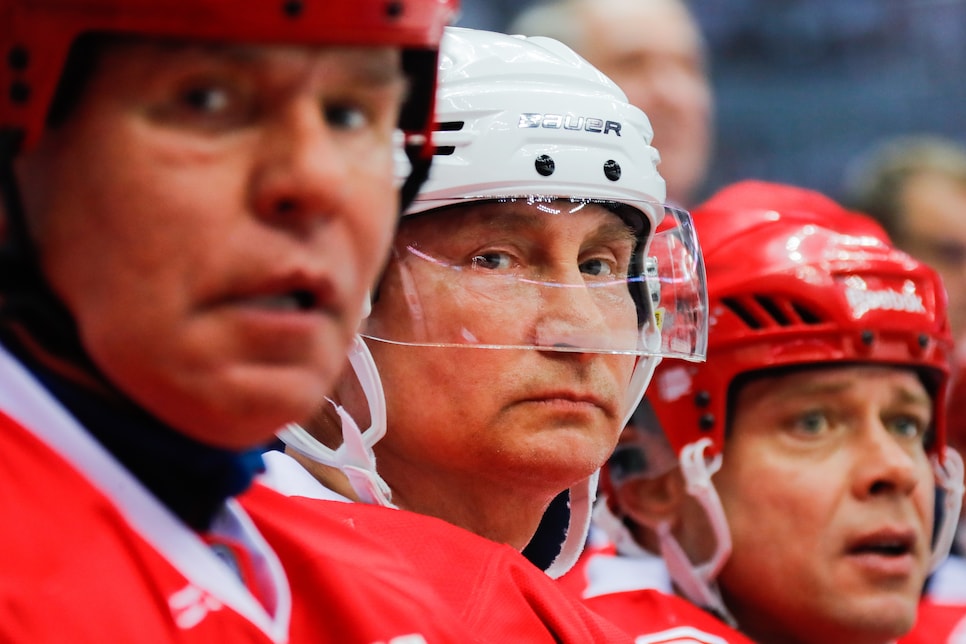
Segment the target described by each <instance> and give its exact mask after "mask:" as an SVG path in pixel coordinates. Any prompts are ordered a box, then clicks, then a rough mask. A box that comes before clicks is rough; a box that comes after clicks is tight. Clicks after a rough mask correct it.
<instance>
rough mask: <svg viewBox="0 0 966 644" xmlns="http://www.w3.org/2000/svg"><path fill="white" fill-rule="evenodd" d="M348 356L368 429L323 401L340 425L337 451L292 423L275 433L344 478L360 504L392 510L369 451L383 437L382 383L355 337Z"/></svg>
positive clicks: (337, 407)
mask: <svg viewBox="0 0 966 644" xmlns="http://www.w3.org/2000/svg"><path fill="white" fill-rule="evenodd" d="M348 356H349V364H350V365H351V366H352V369H353V371H354V372H355V374H356V377H357V378H358V380H359V384H360V385H361V386H362V390H363V393H364V394H365V397H366V402H367V403H368V405H369V417H370V419H371V421H370V423H371V424H370V425H369V427H368V428H367V429H366V430H365V431H362V430H360V429H359V425H358V424H357V423H356V422H355V420H353V418H352V416H351V414H349V412H347V411H346V410H345V409H344V408H343V407H342V406H340V405H339V404H337V403H336V402H335V401H333V400H331V399H329V398H326V400H327V401H328V402H329V403H330V404H331V405H332V406H333V407H334V408H335V410H336V413H337V414H338V415H339V420H340V421H341V423H342V444H341V445H339V447H338V448H337V449H332V448H330V447H328V446H327V445H324V444H323V443H321V442H320V441H319V440H318V439H316V438H315V437H314V436H312V434H310V433H309V432H308V431H306V430H305V428H303V427H301V426H300V425H297V424H295V423H292V424H289V425H286V426H285V427H284V428H283V429H282V430H281V431H279V432H278V437H279V438H280V439H281V440H282V441H283V442H284V443H285V444H286V445H288V446H289V447H291V448H292V449H294V450H295V451H297V452H298V453H300V454H302V455H303V456H305V457H307V458H310V459H312V460H314V461H317V462H319V463H322V464H323V465H328V466H330V467H334V468H337V469H338V470H339V471H341V472H342V473H343V474H345V475H346V477H347V478H348V479H349V484H350V485H351V486H352V489H353V490H354V491H355V493H356V494H357V495H359V500H360V501H362V502H363V503H369V504H375V505H384V506H387V507H394V506H393V504H392V501H391V491H390V489H389V486H388V485H387V484H386V482H385V481H384V480H383V479H382V477H380V476H379V474H378V473H377V471H376V456H375V453H374V452H373V449H372V448H373V446H374V445H375V444H376V443H377V442H379V440H380V439H381V438H382V437H383V436H384V435H385V433H386V397H385V392H384V391H383V388H382V381H381V379H380V378H379V372H378V370H377V368H376V363H375V361H374V360H373V358H372V354H371V353H370V352H369V348H368V347H367V346H366V343H365V342H364V341H363V340H362V338H361V337H359V336H356V337H355V340H354V341H353V344H352V346H351V347H350V348H349V353H348Z"/></svg>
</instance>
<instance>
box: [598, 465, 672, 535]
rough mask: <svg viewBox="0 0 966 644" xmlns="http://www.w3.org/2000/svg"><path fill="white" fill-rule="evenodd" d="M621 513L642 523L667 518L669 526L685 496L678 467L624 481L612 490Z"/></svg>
mask: <svg viewBox="0 0 966 644" xmlns="http://www.w3.org/2000/svg"><path fill="white" fill-rule="evenodd" d="M614 494H615V495H616V497H615V500H616V501H617V503H618V505H619V506H620V510H621V513H622V514H625V515H626V516H628V517H630V518H631V520H633V521H634V522H635V523H638V524H640V525H642V526H649V525H656V524H657V523H659V522H662V521H667V522H669V523H670V524H671V526H672V528H673V527H674V526H676V525H677V524H678V523H679V522H680V520H681V515H682V512H683V510H684V501H685V498H686V497H687V492H686V491H685V484H684V476H683V475H682V474H681V469H680V468H677V467H675V468H673V469H671V470H670V471H669V472H666V473H664V474H662V475H661V476H659V477H657V478H653V479H645V478H638V479H633V480H630V481H627V482H626V483H625V484H624V485H622V486H621V487H620V489H618V490H616V491H615V492H614Z"/></svg>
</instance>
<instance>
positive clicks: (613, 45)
mask: <svg viewBox="0 0 966 644" xmlns="http://www.w3.org/2000/svg"><path fill="white" fill-rule="evenodd" d="M507 32H508V33H519V34H525V35H528V36H549V37H551V38H556V39H557V40H560V41H562V42H564V43H566V44H567V45H569V46H570V47H572V48H573V49H574V50H575V51H576V52H577V53H578V54H580V55H581V56H583V57H584V58H586V59H587V60H588V61H589V62H590V63H591V64H592V65H594V66H595V67H597V68H598V69H599V70H600V71H602V72H603V73H604V74H606V75H607V76H608V77H610V78H611V79H612V80H613V81H614V82H615V83H617V85H618V86H619V87H620V88H621V89H623V90H624V92H625V93H626V94H627V98H628V100H629V101H630V103H631V104H632V105H636V106H637V107H639V108H640V109H642V110H644V112H645V113H646V114H647V115H648V117H649V118H650V119H651V124H652V126H653V127H654V145H655V146H656V147H657V148H658V149H659V150H660V151H661V163H660V166H659V169H660V171H661V174H662V175H663V176H664V179H665V180H666V181H667V196H668V201H669V202H670V203H673V204H676V205H679V206H683V207H688V206H690V205H692V204H693V202H694V200H695V199H697V198H699V197H700V191H701V189H702V186H703V184H704V181H705V177H706V174H707V170H708V163H709V162H710V158H711V153H712V146H713V141H714V104H713V94H712V88H711V83H710V78H709V68H708V56H707V50H706V47H705V43H704V39H703V37H702V34H701V31H700V28H699V25H698V23H697V21H696V20H695V18H694V16H693V14H692V13H691V11H690V10H689V8H688V6H687V5H686V4H685V3H684V2H682V1H681V0H552V1H550V2H544V3H538V4H534V5H531V6H530V7H528V8H527V9H525V10H524V11H522V12H521V13H520V14H519V15H517V16H516V17H515V18H514V19H513V20H512V21H511V22H510V26H509V27H508V29H507Z"/></svg>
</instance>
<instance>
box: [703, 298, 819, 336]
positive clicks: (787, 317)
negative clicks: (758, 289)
mask: <svg viewBox="0 0 966 644" xmlns="http://www.w3.org/2000/svg"><path fill="white" fill-rule="evenodd" d="M722 303H723V304H724V305H725V306H726V307H728V308H729V309H731V311H732V312H733V313H734V314H735V315H737V316H738V317H740V318H741V321H742V322H744V323H745V324H746V325H747V326H748V328H751V329H765V328H768V327H794V326H798V325H813V324H819V323H821V321H822V320H821V319H820V318H819V317H818V316H817V315H815V314H814V313H813V312H812V311H810V310H809V309H807V308H805V307H804V306H802V305H801V304H800V303H798V302H793V301H791V300H789V299H787V298H775V297H769V296H767V295H755V296H750V297H741V298H731V297H728V298H724V299H723V300H722Z"/></svg>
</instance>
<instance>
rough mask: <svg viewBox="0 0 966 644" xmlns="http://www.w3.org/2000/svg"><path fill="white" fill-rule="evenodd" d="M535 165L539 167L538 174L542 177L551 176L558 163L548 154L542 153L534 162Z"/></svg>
mask: <svg viewBox="0 0 966 644" xmlns="http://www.w3.org/2000/svg"><path fill="white" fill-rule="evenodd" d="M533 167H535V168H536V169H537V174H539V175H540V176H542V177H549V176H550V175H552V174H553V172H554V170H556V169H557V166H556V164H555V163H554V162H553V159H551V158H550V157H549V156H547V155H546V154H541V155H540V156H538V157H537V158H536V160H535V161H534V162H533Z"/></svg>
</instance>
